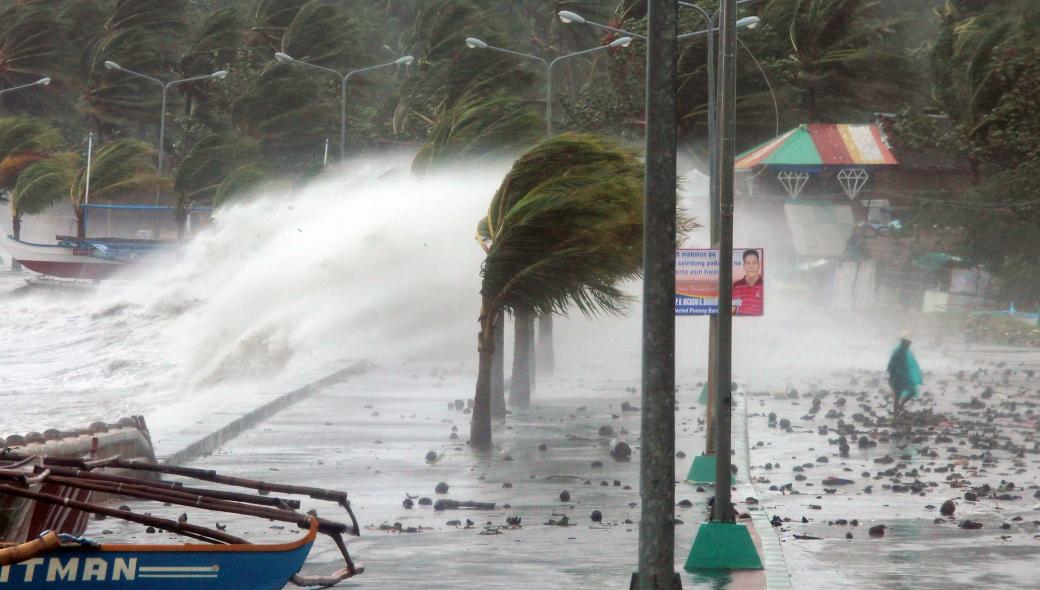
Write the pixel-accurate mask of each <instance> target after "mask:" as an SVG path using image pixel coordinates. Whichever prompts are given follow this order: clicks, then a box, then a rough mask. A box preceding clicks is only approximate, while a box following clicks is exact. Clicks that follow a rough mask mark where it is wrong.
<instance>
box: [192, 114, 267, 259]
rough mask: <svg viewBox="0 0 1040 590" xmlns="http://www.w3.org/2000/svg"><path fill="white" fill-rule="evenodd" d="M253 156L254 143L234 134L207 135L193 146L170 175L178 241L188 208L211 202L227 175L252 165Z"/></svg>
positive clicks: (254, 152) (255, 148)
mask: <svg viewBox="0 0 1040 590" xmlns="http://www.w3.org/2000/svg"><path fill="white" fill-rule="evenodd" d="M256 155H257V147H256V144H255V143H254V142H252V141H250V140H248V139H245V138H242V137H239V136H237V135H235V134H234V133H219V134H214V135H210V136H207V137H205V138H203V139H202V140H201V141H199V142H198V143H196V144H195V146H194V147H193V148H192V149H191V151H190V152H188V154H187V155H186V156H185V157H184V159H183V160H181V163H180V165H179V166H178V167H177V173H176V175H175V176H174V183H173V188H174V190H175V191H176V193H177V205H176V211H175V213H176V219H177V238H178V239H180V238H183V237H184V229H185V225H186V221H187V219H188V212H189V211H190V210H191V207H192V206H193V205H195V204H196V203H199V202H205V203H211V202H212V201H213V198H214V196H215V195H216V193H217V189H218V188H219V187H220V184H221V183H222V182H223V181H224V179H225V178H227V176H228V174H230V173H231V172H232V171H234V170H236V169H238V168H240V167H242V166H245V165H247V164H249V163H250V162H252V161H253V160H254V159H255V158H256Z"/></svg>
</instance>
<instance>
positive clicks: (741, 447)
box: [733, 393, 792, 590]
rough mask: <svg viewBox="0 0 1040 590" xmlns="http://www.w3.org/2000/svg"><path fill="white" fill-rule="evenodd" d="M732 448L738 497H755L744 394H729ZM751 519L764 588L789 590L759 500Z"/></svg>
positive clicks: (783, 564)
mask: <svg viewBox="0 0 1040 590" xmlns="http://www.w3.org/2000/svg"><path fill="white" fill-rule="evenodd" d="M733 405H734V406H735V407H734V408H733V418H734V420H733V450H734V451H735V452H736V456H737V458H738V460H739V461H740V462H741V469H740V471H739V472H738V473H737V483H736V487H737V493H738V494H740V497H741V498H747V497H752V498H755V499H759V495H758V490H757V489H756V488H755V484H754V483H753V482H752V478H751V446H750V443H749V442H748V410H747V394H745V393H739V394H734V395H733ZM750 508H752V507H749V510H748V513H749V514H751V521H752V523H754V525H755V530H756V531H757V532H758V537H759V539H761V541H762V565H763V566H764V567H765V572H766V588H767V589H768V590H791V589H792V586H791V574H790V573H789V572H788V571H787V561H786V560H785V559H784V551H783V549H782V548H781V547H780V538H779V537H777V535H776V531H775V530H774V528H773V525H772V524H771V523H770V522H769V515H768V514H766V511H765V509H764V507H763V506H762V504H761V500H759V504H758V506H757V507H754V508H757V509H754V510H752V509H750Z"/></svg>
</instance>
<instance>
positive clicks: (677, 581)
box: [628, 572, 682, 590]
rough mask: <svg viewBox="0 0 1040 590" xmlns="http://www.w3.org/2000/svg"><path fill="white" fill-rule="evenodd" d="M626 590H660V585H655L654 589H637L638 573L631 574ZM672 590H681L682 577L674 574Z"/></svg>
mask: <svg viewBox="0 0 1040 590" xmlns="http://www.w3.org/2000/svg"><path fill="white" fill-rule="evenodd" d="M628 590H662V589H661V585H660V584H656V585H655V587H654V588H640V587H639V572H632V581H630V582H629V583H628ZM672 590H682V576H680V575H679V574H678V572H676V574H675V577H673V578H672Z"/></svg>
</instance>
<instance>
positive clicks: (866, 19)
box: [755, 0, 918, 123]
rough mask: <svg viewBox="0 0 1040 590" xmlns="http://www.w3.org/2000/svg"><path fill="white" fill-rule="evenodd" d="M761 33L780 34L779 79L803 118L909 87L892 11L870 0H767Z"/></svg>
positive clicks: (862, 108) (838, 117) (882, 101)
mask: <svg viewBox="0 0 1040 590" xmlns="http://www.w3.org/2000/svg"><path fill="white" fill-rule="evenodd" d="M761 16H762V19H763V22H764V25H763V27H762V31H761V32H758V31H756V33H755V34H756V35H762V36H763V38H764V39H763V41H766V42H769V43H770V44H773V45H776V42H777V41H779V38H780V37H786V38H787V48H786V49H787V51H788V59H787V64H785V65H786V66H787V68H785V69H786V73H787V76H788V77H787V79H786V80H784V82H786V83H787V84H788V85H790V88H791V89H792V90H794V91H795V92H796V94H797V99H798V103H799V105H800V107H801V110H802V112H803V113H804V115H805V116H806V117H807V120H808V121H809V122H834V123H837V122H842V120H843V119H845V118H847V117H848V116H851V115H852V114H855V113H863V112H869V109H870V108H871V107H877V106H881V105H884V106H888V107H890V106H891V105H892V104H893V103H897V104H898V103H899V102H905V98H906V97H907V95H908V94H909V92H910V91H911V90H913V89H914V88H917V78H918V77H916V76H914V75H913V73H912V71H911V70H910V69H909V68H908V64H907V59H906V55H905V52H903V51H900V50H899V48H898V47H897V45H896V44H895V41H896V39H897V31H896V28H897V27H898V26H899V17H892V16H890V15H888V14H886V13H884V12H883V11H882V10H880V7H879V5H878V2H877V0H772V1H771V2H769V4H768V5H767V6H766V7H765V8H764V9H763V11H762V14H761Z"/></svg>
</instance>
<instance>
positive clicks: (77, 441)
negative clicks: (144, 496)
mask: <svg viewBox="0 0 1040 590" xmlns="http://www.w3.org/2000/svg"><path fill="white" fill-rule="evenodd" d="M2 443H3V444H2V445H0V447H2V449H0V466H5V467H4V468H6V469H14V468H19V467H22V466H23V465H19V464H18V462H17V461H10V460H5V459H9V458H10V457H14V456H22V457H33V458H36V457H45V456H46V457H51V458H54V459H67V460H75V461H97V460H102V461H103V460H107V459H110V458H114V457H123V458H125V459H133V460H137V461H141V462H151V463H154V462H155V453H154V451H153V450H152V440H151V435H150V434H149V433H148V427H147V425H146V424H145V422H144V418H142V417H141V416H133V417H127V418H122V419H120V420H119V421H118V422H116V423H113V424H106V423H104V422H94V423H93V424H91V425H90V426H88V427H87V428H83V429H77V430H72V431H61V430H57V429H50V430H45V431H43V432H42V433H41V432H29V433H27V434H24V435H21V434H12V435H10V436H8V437H6V438H5V439H4V440H3V441H2ZM25 465H26V466H30V467H31V465H28V462H27V463H25ZM39 491H40V492H42V493H45V494H48V495H51V496H55V497H59V498H66V499H69V500H75V501H80V502H92V501H94V500H95V498H96V496H97V494H96V493H95V492H94V491H92V490H83V489H78V488H72V487H67V486H64V485H61V484H58V483H54V482H43V483H41V484H40V486H39ZM89 516H90V515H89V514H88V513H86V512H82V511H79V510H74V509H71V508H68V507H66V506H56V505H53V504H47V503H38V502H34V501H32V500H31V499H27V498H20V497H15V496H0V542H14V543H17V542H22V541H26V540H28V539H33V538H36V537H38V536H39V535H40V534H41V533H43V532H44V531H58V532H61V533H68V534H73V535H79V534H82V533H83V531H85V530H86V528H87V521H88V517H89Z"/></svg>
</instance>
